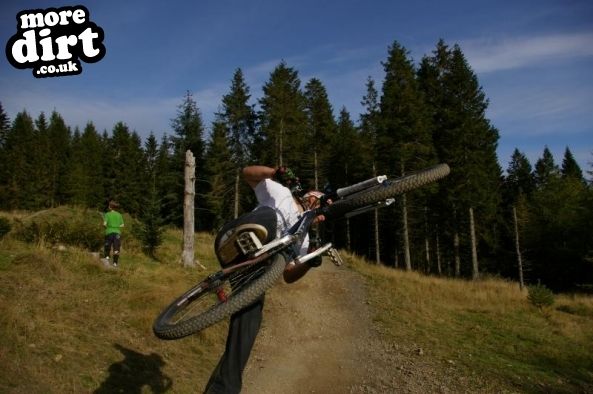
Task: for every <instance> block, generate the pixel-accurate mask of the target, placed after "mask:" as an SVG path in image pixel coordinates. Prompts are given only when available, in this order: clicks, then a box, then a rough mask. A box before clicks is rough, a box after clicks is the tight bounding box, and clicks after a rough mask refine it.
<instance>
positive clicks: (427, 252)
mask: <svg viewBox="0 0 593 394" xmlns="http://www.w3.org/2000/svg"><path fill="white" fill-rule="evenodd" d="M427 211H428V208H427V207H424V252H425V256H426V273H428V274H429V273H430V241H429V239H428V215H427Z"/></svg>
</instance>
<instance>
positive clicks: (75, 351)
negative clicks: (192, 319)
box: [0, 215, 227, 393]
mask: <svg viewBox="0 0 593 394" xmlns="http://www.w3.org/2000/svg"><path fill="white" fill-rule="evenodd" d="M97 216H98V215H97ZM166 238H167V243H166V245H164V247H163V248H162V250H159V251H158V253H160V256H162V257H163V259H164V260H165V262H163V263H159V262H157V261H154V260H151V259H149V258H148V257H146V256H144V255H143V254H141V253H139V252H138V251H137V250H135V249H134V248H129V247H128V245H127V242H128V239H125V238H124V241H123V242H124V244H123V248H122V249H123V254H122V257H121V259H120V268H118V270H112V269H105V268H104V267H103V266H102V265H101V264H100V263H99V261H98V259H97V258H96V257H94V256H92V255H91V254H90V253H89V251H88V250H85V249H83V248H79V247H73V246H68V247H67V248H66V249H65V250H62V249H60V250H58V249H53V248H48V247H46V246H47V245H44V244H40V243H35V244H28V243H25V242H23V241H21V240H19V239H15V237H11V236H9V237H5V238H4V239H2V240H1V241H0V273H1V275H0V299H1V300H2V302H1V303H0V392H31V393H64V392H98V393H112V392H163V390H167V389H168V390H171V391H172V392H180V393H186V392H187V393H189V392H196V391H200V390H201V389H202V388H203V387H204V386H205V383H206V381H207V379H208V378H209V375H210V373H211V372H212V370H213V368H214V366H215V363H216V362H217V361H218V357H219V356H220V354H221V353H222V351H223V347H224V340H225V338H226V331H227V328H226V323H219V324H218V325H215V326H213V327H211V328H209V329H207V330H204V331H203V332H202V333H200V334H198V335H193V336H191V337H188V338H186V339H183V340H179V341H161V340H159V339H157V338H156V337H154V335H153V333H152V323H153V321H154V318H155V317H156V316H157V314H158V313H159V312H160V311H161V309H162V308H163V307H164V306H165V305H167V304H168V303H169V302H171V301H172V300H173V299H174V297H176V296H178V295H179V294H181V293H182V292H184V291H185V290H187V289H188V288H189V287H190V286H191V285H193V284H194V283H195V282H196V281H197V280H198V278H201V277H203V276H205V275H206V270H205V269H203V268H200V267H196V268H184V267H182V266H181V264H178V263H177V262H176V261H177V257H176V255H179V254H180V248H179V247H180V245H181V232H180V231H178V230H171V229H169V230H167V232H166ZM211 241H212V237H211V236H210V235H209V234H201V235H199V236H198V240H197V241H196V250H197V251H198V253H197V254H198V259H199V261H200V263H201V265H203V266H204V267H207V269H210V270H214V269H215V268H216V267H217V263H216V260H215V259H214V258H213V256H214V253H213V251H211V250H210V249H212V242H211Z"/></svg>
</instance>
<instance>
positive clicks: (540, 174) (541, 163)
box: [535, 146, 560, 187]
mask: <svg viewBox="0 0 593 394" xmlns="http://www.w3.org/2000/svg"><path fill="white" fill-rule="evenodd" d="M559 176H560V169H559V168H558V166H557V165H556V163H555V162H554V156H553V155H552V152H550V150H549V149H548V147H547V146H546V147H544V152H543V154H542V157H541V158H539V159H538V160H537V162H536V163H535V184H536V185H537V187H542V186H544V185H545V184H546V183H548V182H549V181H550V180H551V179H553V178H557V177H559Z"/></svg>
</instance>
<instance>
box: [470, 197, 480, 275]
mask: <svg viewBox="0 0 593 394" xmlns="http://www.w3.org/2000/svg"><path fill="white" fill-rule="evenodd" d="M469 232H470V234H469V235H470V239H471V243H472V279H474V280H475V279H478V278H479V276H480V272H479V270H478V247H477V245H476V226H475V224H474V209H473V208H471V207H470V209H469Z"/></svg>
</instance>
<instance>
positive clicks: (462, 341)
mask: <svg viewBox="0 0 593 394" xmlns="http://www.w3.org/2000/svg"><path fill="white" fill-rule="evenodd" d="M347 260H348V262H349V265H350V266H351V267H353V268H354V269H355V270H356V271H358V272H360V273H362V274H363V275H364V276H365V278H366V281H367V283H368V286H369V288H370V289H372V290H371V291H369V294H371V295H372V299H371V304H372V306H373V307H374V310H375V312H376V314H375V319H376V321H377V322H378V324H379V326H380V328H381V331H382V332H383V334H384V337H385V339H386V340H387V341H388V342H393V343H394V344H408V345H409V346H415V347H421V348H422V349H423V351H424V352H425V353H426V354H429V355H431V356H432V357H435V358H436V359H437V360H440V361H441V362H442V365H444V366H445V365H447V364H451V363H454V365H456V367H457V369H458V371H459V372H460V373H462V374H464V375H466V376H476V377H477V378H478V380H485V381H491V382H498V383H495V384H496V386H493V387H498V388H499V389H500V390H502V391H504V390H503V388H504V389H505V390H511V391H513V390H517V389H518V390H521V391H526V392H541V391H545V392H567V393H568V392H586V391H591V390H593V352H591V349H593V315H592V314H591V311H592V310H593V308H591V306H592V305H593V299H592V298H590V297H589V298H587V297H580V298H578V299H575V298H574V297H567V296H558V297H557V302H558V306H557V307H556V309H551V310H548V311H546V313H541V312H540V311H539V310H538V309H537V308H535V307H534V306H532V305H530V303H529V301H528V300H527V292H526V291H524V292H521V291H519V288H518V285H516V284H514V283H509V282H505V281H501V280H495V279H490V280H483V281H478V282H469V281H463V280H453V279H442V278H436V277H426V276H422V275H419V274H417V273H414V272H411V273H407V272H402V271H398V270H393V269H389V268H386V267H378V266H375V265H371V264H367V263H365V262H363V261H362V260H360V259H357V258H355V257H353V256H348V259H347Z"/></svg>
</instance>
